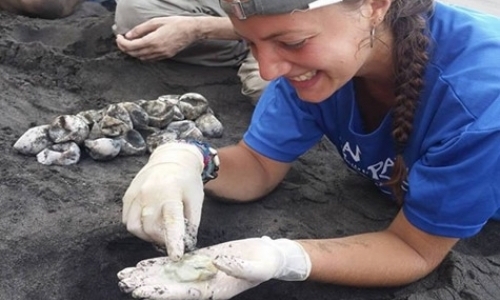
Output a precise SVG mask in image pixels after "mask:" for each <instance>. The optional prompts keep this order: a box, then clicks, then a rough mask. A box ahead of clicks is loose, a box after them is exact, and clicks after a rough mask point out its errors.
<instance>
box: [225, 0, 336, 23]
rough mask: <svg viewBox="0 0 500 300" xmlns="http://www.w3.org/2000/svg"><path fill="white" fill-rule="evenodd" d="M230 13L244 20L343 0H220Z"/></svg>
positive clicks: (312, 7) (307, 8) (317, 6)
mask: <svg viewBox="0 0 500 300" xmlns="http://www.w3.org/2000/svg"><path fill="white" fill-rule="evenodd" d="M219 1H220V6H221V7H222V9H223V10H224V11H225V12H226V13H227V14H228V15H233V16H235V17H237V18H238V19H240V20H244V19H246V18H248V17H250V16H253V15H279V14H286V13H290V12H293V11H295V10H309V9H314V8H319V7H322V6H325V5H330V4H334V3H338V2H342V0H316V1H315V0H219Z"/></svg>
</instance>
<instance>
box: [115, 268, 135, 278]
mask: <svg viewBox="0 0 500 300" xmlns="http://www.w3.org/2000/svg"><path fill="white" fill-rule="evenodd" d="M134 271H135V268H134V267H129V268H125V269H123V270H121V271H120V272H118V274H117V276H118V279H120V280H122V279H125V278H128V277H130V276H131V275H132V274H133V273H134Z"/></svg>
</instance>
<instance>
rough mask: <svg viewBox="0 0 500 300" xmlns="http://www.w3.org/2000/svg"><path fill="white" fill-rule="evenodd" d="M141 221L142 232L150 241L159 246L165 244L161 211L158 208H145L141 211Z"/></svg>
mask: <svg viewBox="0 0 500 300" xmlns="http://www.w3.org/2000/svg"><path fill="white" fill-rule="evenodd" d="M153 202H154V201H153ZM141 220H142V230H143V232H144V234H146V235H147V236H148V237H149V239H150V240H152V241H154V242H155V243H158V244H163V243H165V237H164V233H163V230H164V229H163V228H162V227H163V224H162V220H161V210H160V209H158V208H156V207H144V208H143V209H142V211H141Z"/></svg>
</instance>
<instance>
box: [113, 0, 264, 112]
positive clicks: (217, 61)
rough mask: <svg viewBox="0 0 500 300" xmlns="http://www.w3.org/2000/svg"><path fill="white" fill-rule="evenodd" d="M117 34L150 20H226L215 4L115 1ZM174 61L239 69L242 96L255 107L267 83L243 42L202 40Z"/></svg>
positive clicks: (211, 1) (196, 0)
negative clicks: (204, 17) (177, 17)
mask: <svg viewBox="0 0 500 300" xmlns="http://www.w3.org/2000/svg"><path fill="white" fill-rule="evenodd" d="M116 4H117V5H116V13H115V26H114V30H115V32H116V33H119V34H124V33H126V32H127V31H129V30H131V29H132V28H134V27H135V26H137V25H139V24H141V23H143V22H145V21H147V20H149V19H153V18H157V17H167V16H174V15H176V16H215V17H225V16H227V15H226V14H225V12H224V11H223V10H222V9H221V8H220V5H219V1H218V0H116ZM172 59H173V60H176V61H180V62H185V63H191V64H198V65H203V66H211V67H228V66H234V67H239V69H238V77H239V78H240V80H241V82H242V94H244V95H245V96H248V97H249V98H250V99H251V101H252V103H254V104H255V103H256V102H257V100H258V98H259V97H260V94H261V93H262V90H263V89H264V88H265V87H266V86H267V81H265V80H263V79H262V78H261V77H260V75H259V68H258V63H257V61H256V60H255V58H254V57H253V56H252V55H251V53H250V52H249V51H248V48H247V46H246V45H245V43H244V42H243V41H236V40H233V41H230V40H203V41H198V42H195V43H194V44H192V45H190V46H189V47H187V48H186V49H184V50H182V51H181V52H179V53H178V54H177V55H175V56H174V57H172Z"/></svg>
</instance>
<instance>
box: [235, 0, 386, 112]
mask: <svg viewBox="0 0 500 300" xmlns="http://www.w3.org/2000/svg"><path fill="white" fill-rule="evenodd" d="M368 2H369V1H368ZM365 6H367V7H365ZM367 10H368V11H367ZM369 10H371V7H370V6H368V5H363V6H362V7H361V8H358V9H356V10H352V9H350V8H346V7H345V6H343V5H339V4H336V5H329V6H326V7H323V8H320V9H315V10H310V11H307V12H294V13H292V14H286V15H285V14H283V15H273V16H252V17H250V18H248V19H246V20H238V19H236V18H234V17H231V21H232V22H233V25H234V28H235V31H236V33H237V34H238V35H240V36H241V37H242V38H244V39H245V40H246V41H247V42H248V43H249V45H250V47H251V50H252V53H253V54H254V56H255V58H256V59H257V61H258V62H259V68H260V75H261V77H262V78H263V79H266V80H273V79H276V78H278V77H281V76H283V77H284V78H286V79H287V80H288V81H289V82H290V84H291V85H292V86H293V87H294V88H295V90H296V91H297V94H298V95H299V97H300V98H301V99H303V100H305V101H308V102H315V103H317V102H321V101H323V100H325V99H326V98H328V97H329V96H330V95H332V94H333V93H334V92H336V91H337V90H338V89H339V88H340V87H342V86H343V85H344V84H345V83H346V82H347V81H349V80H350V79H351V78H352V77H354V76H364V75H369V73H372V72H374V71H376V70H375V69H376V68H374V66H371V65H372V64H370V63H369V61H370V60H371V56H373V54H374V51H373V50H374V48H371V47H370V40H369V37H370V30H371V28H372V26H373V18H371V17H365V16H367V15H368V16H371V15H372V12H371V11H369ZM379 20H380V17H379Z"/></svg>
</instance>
